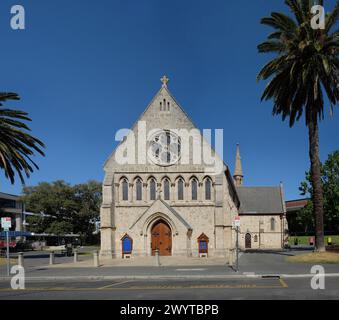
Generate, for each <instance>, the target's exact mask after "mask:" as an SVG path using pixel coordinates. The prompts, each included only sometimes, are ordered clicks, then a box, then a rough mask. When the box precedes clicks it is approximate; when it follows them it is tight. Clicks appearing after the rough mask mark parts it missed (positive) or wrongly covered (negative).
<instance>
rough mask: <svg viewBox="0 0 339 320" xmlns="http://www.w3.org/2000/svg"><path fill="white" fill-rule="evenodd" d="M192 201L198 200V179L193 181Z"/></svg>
mask: <svg viewBox="0 0 339 320" xmlns="http://www.w3.org/2000/svg"><path fill="white" fill-rule="evenodd" d="M191 188H192V200H198V181H197V180H196V179H193V180H192V183H191Z"/></svg>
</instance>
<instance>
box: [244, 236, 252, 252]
mask: <svg viewBox="0 0 339 320" xmlns="http://www.w3.org/2000/svg"><path fill="white" fill-rule="evenodd" d="M245 248H246V249H251V248H252V239H251V235H250V234H249V233H246V235H245Z"/></svg>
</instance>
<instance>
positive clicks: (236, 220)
mask: <svg viewBox="0 0 339 320" xmlns="http://www.w3.org/2000/svg"><path fill="white" fill-rule="evenodd" d="M234 226H235V227H240V216H236V217H235V218H234Z"/></svg>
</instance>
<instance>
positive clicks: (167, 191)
mask: <svg viewBox="0 0 339 320" xmlns="http://www.w3.org/2000/svg"><path fill="white" fill-rule="evenodd" d="M169 199H170V183H169V181H168V179H165V180H164V200H169Z"/></svg>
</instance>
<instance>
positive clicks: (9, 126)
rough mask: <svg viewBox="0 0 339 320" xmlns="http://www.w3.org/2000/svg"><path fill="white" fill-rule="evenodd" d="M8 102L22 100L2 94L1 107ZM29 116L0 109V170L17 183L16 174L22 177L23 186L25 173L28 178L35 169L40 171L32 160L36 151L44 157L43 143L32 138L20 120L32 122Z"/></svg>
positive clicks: (11, 94)
mask: <svg viewBox="0 0 339 320" xmlns="http://www.w3.org/2000/svg"><path fill="white" fill-rule="evenodd" d="M6 100H20V98H19V96H18V95H17V94H16V93H4V92H0V107H2V105H3V104H2V102H4V101H6ZM27 115H28V114H27V113H26V112H24V111H20V110H11V109H3V108H0V168H1V169H3V170H4V171H5V176H6V178H7V179H9V180H10V181H11V183H12V184H14V182H15V172H17V174H18V175H19V177H20V180H21V182H22V184H24V183H25V181H24V176H23V173H24V174H25V175H26V177H27V178H28V177H29V176H30V173H31V172H33V167H34V168H36V169H39V167H38V166H37V165H36V164H35V162H34V161H33V160H32V159H31V156H33V155H34V151H36V152H38V153H39V154H41V155H42V156H44V153H43V151H42V150H41V148H44V147H45V146H44V144H43V142H41V141H40V140H39V139H37V138H34V137H32V136H31V135H30V134H29V133H27V132H26V131H30V129H29V127H28V126H27V125H26V124H25V123H23V122H22V121H20V120H26V121H31V119H30V118H28V116H27Z"/></svg>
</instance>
